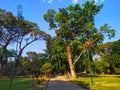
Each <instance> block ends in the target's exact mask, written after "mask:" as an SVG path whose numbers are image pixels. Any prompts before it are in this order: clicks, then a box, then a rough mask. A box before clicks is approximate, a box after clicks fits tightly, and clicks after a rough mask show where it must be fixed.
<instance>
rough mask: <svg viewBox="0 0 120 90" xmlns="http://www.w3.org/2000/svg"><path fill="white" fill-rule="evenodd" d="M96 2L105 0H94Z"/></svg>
mask: <svg viewBox="0 0 120 90" xmlns="http://www.w3.org/2000/svg"><path fill="white" fill-rule="evenodd" d="M94 1H95V3H98V2H104V1H105V0H94Z"/></svg>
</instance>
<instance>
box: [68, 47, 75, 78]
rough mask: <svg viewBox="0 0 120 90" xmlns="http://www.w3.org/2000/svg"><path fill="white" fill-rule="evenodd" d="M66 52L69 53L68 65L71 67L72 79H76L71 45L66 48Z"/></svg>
mask: <svg viewBox="0 0 120 90" xmlns="http://www.w3.org/2000/svg"><path fill="white" fill-rule="evenodd" d="M66 52H67V56H68V63H69V67H70V72H71V78H72V79H76V78H77V75H76V71H75V67H74V65H73V63H72V53H71V48H70V46H69V45H68V46H66Z"/></svg>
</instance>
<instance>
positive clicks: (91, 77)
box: [87, 49, 94, 86]
mask: <svg viewBox="0 0 120 90" xmlns="http://www.w3.org/2000/svg"><path fill="white" fill-rule="evenodd" d="M87 53H88V63H89V69H90V79H91V85H92V86H93V85H94V81H93V76H92V67H91V62H90V56H89V49H88V50H87Z"/></svg>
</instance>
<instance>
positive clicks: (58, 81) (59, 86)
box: [46, 76, 86, 90]
mask: <svg viewBox="0 0 120 90" xmlns="http://www.w3.org/2000/svg"><path fill="white" fill-rule="evenodd" d="M46 90H86V89H83V88H82V87H80V86H78V85H77V84H75V83H72V82H70V81H69V80H66V78H65V77H63V76H58V77H55V78H51V79H50V81H49V83H48V86H47V88H46Z"/></svg>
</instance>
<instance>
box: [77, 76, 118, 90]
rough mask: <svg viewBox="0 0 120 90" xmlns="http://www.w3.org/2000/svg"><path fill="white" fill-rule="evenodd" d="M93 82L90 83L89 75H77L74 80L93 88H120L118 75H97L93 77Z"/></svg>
mask: <svg viewBox="0 0 120 90" xmlns="http://www.w3.org/2000/svg"><path fill="white" fill-rule="evenodd" d="M93 81H94V84H93V85H92V84H91V78H90V77H79V78H78V79H77V80H76V82H77V83H79V84H83V85H86V86H89V87H90V88H92V89H95V90H120V75H99V76H96V77H93Z"/></svg>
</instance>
